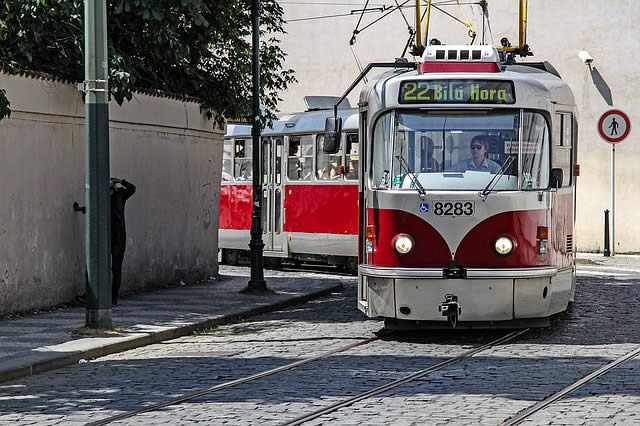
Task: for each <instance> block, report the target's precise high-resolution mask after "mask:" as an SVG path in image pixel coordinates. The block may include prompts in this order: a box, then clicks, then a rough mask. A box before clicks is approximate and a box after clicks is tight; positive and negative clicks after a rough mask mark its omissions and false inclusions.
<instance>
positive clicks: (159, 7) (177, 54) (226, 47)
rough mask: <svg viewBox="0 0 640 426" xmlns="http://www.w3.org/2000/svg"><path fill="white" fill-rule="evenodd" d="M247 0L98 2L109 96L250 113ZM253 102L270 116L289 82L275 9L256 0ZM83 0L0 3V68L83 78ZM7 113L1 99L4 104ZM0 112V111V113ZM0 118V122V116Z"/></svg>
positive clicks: (235, 115)
mask: <svg viewBox="0 0 640 426" xmlns="http://www.w3.org/2000/svg"><path fill="white" fill-rule="evenodd" d="M250 3H251V2H250V0H225V1H218V0H107V8H108V20H107V22H108V35H109V75H110V91H111V93H110V94H111V96H112V97H113V99H114V100H116V101H117V102H118V103H119V104H122V103H123V102H125V101H127V100H130V99H131V98H132V95H133V92H134V91H135V90H136V89H143V90H150V91H162V92H165V93H168V94H173V95H180V96H190V97H196V98H198V99H199V100H200V103H201V108H202V110H203V111H205V112H206V113H207V114H208V115H210V116H211V117H213V118H214V119H215V120H216V123H217V124H222V123H223V122H224V120H223V118H228V119H248V118H250V117H251V69H252V68H251V44H250V43H251V19H250ZM261 6H262V15H261V62H262V66H261V68H260V69H261V96H262V98H261V101H262V102H261V103H262V104H264V105H265V106H266V107H267V110H266V111H264V116H263V117H262V118H263V120H264V121H267V120H269V119H270V118H273V117H274V116H275V115H274V113H275V111H276V107H277V103H278V101H279V93H281V92H282V91H284V90H286V88H287V87H288V85H289V84H291V83H293V82H295V81H296V80H295V77H294V75H293V70H284V69H283V67H282V64H283V62H284V58H285V53H284V52H283V51H282V49H281V48H280V46H279V44H278V41H277V40H276V37H275V36H276V35H277V34H282V33H284V21H283V19H282V14H283V11H282V8H281V7H280V6H279V5H278V3H277V1H276V0H262V1H261ZM83 15H84V2H83V1H82V0H0V40H1V42H0V66H2V68H3V69H4V70H5V71H7V72H16V71H18V70H20V69H24V70H33V71H40V72H45V73H49V74H53V75H55V76H57V77H60V78H62V79H64V80H67V81H71V82H75V81H82V80H84V57H83V49H84V46H83V40H84V34H83V28H84V22H83ZM0 95H1V94H0ZM7 108H8V102H7ZM0 112H1V110H0ZM0 118H1V116H0Z"/></svg>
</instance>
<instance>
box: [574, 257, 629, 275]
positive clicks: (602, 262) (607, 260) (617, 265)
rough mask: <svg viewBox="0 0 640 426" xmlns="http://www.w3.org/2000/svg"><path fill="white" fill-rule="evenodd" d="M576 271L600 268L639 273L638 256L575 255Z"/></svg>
mask: <svg viewBox="0 0 640 426" xmlns="http://www.w3.org/2000/svg"><path fill="white" fill-rule="evenodd" d="M576 259H577V262H576V263H577V264H578V270H580V267H585V266H586V267H591V266H593V267H602V268H607V269H608V268H611V269H629V270H635V271H640V255H636V254H616V255H615V256H609V257H605V256H604V255H603V254H602V253H576Z"/></svg>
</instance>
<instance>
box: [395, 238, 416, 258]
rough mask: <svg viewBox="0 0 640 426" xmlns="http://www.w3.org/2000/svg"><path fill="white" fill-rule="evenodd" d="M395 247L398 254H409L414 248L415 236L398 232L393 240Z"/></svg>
mask: <svg viewBox="0 0 640 426" xmlns="http://www.w3.org/2000/svg"><path fill="white" fill-rule="evenodd" d="M393 247H394V248H395V249H396V251H397V252H398V254H407V253H409V252H411V250H413V238H411V237H410V236H408V235H407V234H398V235H396V238H395V239H394V240H393Z"/></svg>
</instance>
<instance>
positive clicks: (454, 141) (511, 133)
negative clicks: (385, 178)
mask: <svg viewBox="0 0 640 426" xmlns="http://www.w3.org/2000/svg"><path fill="white" fill-rule="evenodd" d="M519 117H520V114H519V112H497V113H485V112H473V111H469V112H462V113H457V114H446V113H437V112H427V111H417V112H398V113H397V114H396V116H395V117H394V118H395V126H394V127H395V131H394V133H393V157H392V159H391V161H392V163H393V173H392V182H391V185H392V188H397V189H412V188H415V187H416V186H417V184H416V182H419V183H420V184H421V185H422V186H423V187H425V188H430V189H452V190H478V189H484V188H485V187H486V186H487V184H489V182H490V181H491V180H492V179H493V178H494V175H496V174H498V173H500V174H501V175H502V177H500V178H499V179H496V180H495V186H493V184H492V187H493V189H495V190H500V189H517V186H518V180H517V178H516V176H517V164H518V146H519V145H518V142H519V141H518V133H519V127H520V118H519ZM374 138H375V135H374ZM505 163H508V164H506V165H505ZM503 169H504V170H503Z"/></svg>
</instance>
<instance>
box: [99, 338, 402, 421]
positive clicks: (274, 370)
mask: <svg viewBox="0 0 640 426" xmlns="http://www.w3.org/2000/svg"><path fill="white" fill-rule="evenodd" d="M388 334H390V333H381V334H380V335H379V336H372V337H369V338H367V339H364V340H361V341H359V342H355V343H351V344H349V345H345V346H341V347H339V348H336V349H332V350H330V351H327V352H323V353H321V354H319V355H316V356H314V357H311V358H305V359H302V360H300V361H296V362H292V363H290V364H286V365H283V366H281V367H277V368H272V369H271V370H267V371H263V372H261V373H256V374H253V375H251V376H246V377H241V378H239V379H235V380H231V381H229V382H225V383H221V384H219V385H216V386H212V387H210V388H208V389H203V390H199V391H196V392H191V393H187V394H184V395H182V396H179V397H176V398H173V399H170V400H168V401H165V402H161V403H159V404H153V405H150V406H148V407H144V408H141V409H139V410H135V411H129V412H127V413H122V414H118V415H116V416H112V417H107V418H105V419H102V420H98V421H95V422H91V423H87V424H86V426H101V425H106V424H108V423H111V422H115V421H118V420H123V419H128V418H130V417H134V416H137V415H139V414H143V413H148V412H150V411H156V410H158V409H160V408H164V407H168V406H170V405H176V404H180V403H182V402H185V401H189V400H191V399H194V398H198V397H200V396H203V395H206V394H209V393H213V392H217V391H220V390H223V389H227V388H230V387H232V386H237V385H240V384H242V383H246V382H250V381H252V380H257V379H261V378H263V377H266V376H270V375H273V374H276V373H280V372H282V371H286V370H291V369H293V368H296V367H299V366H301V365H304V364H308V363H310V362H313V361H318V360H320V359H322V358H326V357H328V356H331V355H334V354H337V353H340V352H344V351H347V350H349V349H353V348H356V347H358V346H363V345H366V344H369V343H371V342H374V341H376V340H379V339H380V337H382V336H387V335H388Z"/></svg>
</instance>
